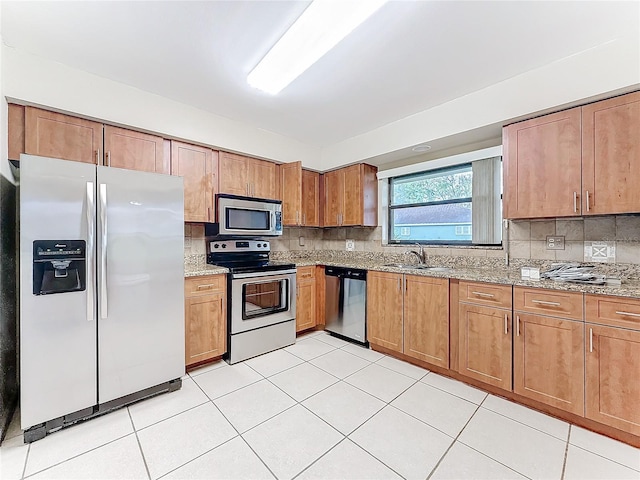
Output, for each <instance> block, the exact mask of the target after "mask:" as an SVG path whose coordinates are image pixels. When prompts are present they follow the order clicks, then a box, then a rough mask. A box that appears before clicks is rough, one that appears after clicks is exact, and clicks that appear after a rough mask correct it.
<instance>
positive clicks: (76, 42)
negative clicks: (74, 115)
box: [2, 0, 640, 147]
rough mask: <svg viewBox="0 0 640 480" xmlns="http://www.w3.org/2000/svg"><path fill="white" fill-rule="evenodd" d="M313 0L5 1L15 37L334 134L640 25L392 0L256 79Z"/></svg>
mask: <svg viewBox="0 0 640 480" xmlns="http://www.w3.org/2000/svg"><path fill="white" fill-rule="evenodd" d="M308 3H309V2H306V1H242V0H237V1H210V2H197V1H186V2H178V1H164V2H156V1H144V2H141V1H140V2H134V1H113V2H112V1H110V2H104V1H85V2H70V1H55V2H35V1H26V2H13V1H4V2H2V37H3V41H4V42H5V44H7V45H9V46H11V47H16V48H19V49H22V50H26V51H28V52H31V53H34V54H36V55H39V56H42V57H46V58H49V59H52V60H55V61H58V62H61V63H64V64H67V65H69V66H72V67H75V68H78V69H81V70H85V71H88V72H91V73H94V74H97V75H100V76H103V77H106V78H109V79H112V80H115V81H118V82H122V83H125V84H128V85H131V86H134V87H137V88H140V89H142V90H146V91H149V92H152V93H156V94H159V95H162V96H164V97H167V98H171V99H173V100H177V101H180V102H183V103H186V104H190V105H193V106H196V107H198V108H201V109H203V110H207V111H210V112H212V113H216V114H218V115H222V116H225V117H228V118H231V119H234V120H238V121H241V122H244V123H246V124H249V125H253V126H255V127H258V128H262V129H265V130H269V131H273V132H276V133H279V134H281V135H285V136H287V137H290V138H293V139H296V140H299V141H301V142H304V143H306V144H309V145H314V146H318V147H325V146H327V145H331V144H335V143H337V142H340V141H343V140H345V139H348V138H351V137H353V136H356V135H359V134H362V133H365V132H368V131H371V130H373V129H375V128H378V127H381V126H383V125H386V124H389V123H390V122H393V121H396V120H399V119H402V118H405V117H407V116H409V115H413V114H415V113H418V112H421V111H423V110H426V109H429V108H431V107H434V106H436V105H440V104H442V103H445V102H447V101H450V100H452V99H454V98H457V97H461V96H464V95H466V94H469V93H472V92H475V91H478V90H480V89H482V88H484V87H487V86H489V85H492V84H494V83H497V82H500V81H502V80H506V79H508V78H511V77H513V76H515V75H518V74H521V73H524V72H527V71H530V70H533V69H535V68H538V67H540V66H542V65H545V64H548V63H551V62H553V61H555V60H558V59H561V58H564V57H567V56H570V55H573V54H575V53H578V52H581V51H584V50H586V49H589V48H592V47H595V46H597V45H601V44H603V43H605V42H608V41H611V40H612V39H615V38H617V37H619V36H621V35H623V34H626V33H628V32H630V31H634V30H635V31H637V30H638V17H639V16H640V3H639V2H637V1H626V2H611V1H601V2H598V1H592V2H585V1H577V2H560V1H549V2H545V1H483V0H479V1H392V2H390V3H389V4H387V5H385V6H384V7H382V8H381V9H380V10H379V11H378V12H377V13H376V14H374V16H372V17H371V18H370V19H369V20H368V21H367V22H366V23H365V24H364V25H362V26H361V27H359V28H358V29H357V30H356V31H354V32H353V33H352V34H351V35H350V36H349V37H347V38H346V39H345V40H344V41H343V42H341V43H340V44H339V45H338V46H337V47H336V48H335V49H333V50H332V51H331V52H329V53H328V54H327V55H325V57H323V58H322V59H321V60H320V61H319V62H317V63H316V64H315V65H313V66H312V67H311V68H310V69H309V70H307V71H306V72H305V73H303V74H302V76H300V77H299V78H298V79H297V80H295V81H294V82H293V83H292V84H291V85H290V86H289V87H287V88H285V90H283V91H282V92H281V93H280V94H278V95H277V96H275V97H271V96H269V95H267V94H264V93H262V92H259V91H257V90H254V89H252V88H251V87H249V86H248V85H247V83H246V76H247V74H248V73H249V72H250V71H251V69H252V68H253V67H254V66H255V65H256V63H257V62H258V61H259V60H260V59H261V58H262V56H263V55H264V54H265V53H266V52H267V51H268V49H269V48H270V47H271V46H272V45H273V43H274V42H275V41H276V40H277V39H278V38H279V37H280V36H281V35H282V34H283V33H284V32H285V31H286V29H287V27H288V26H289V25H290V24H291V23H292V22H293V21H294V20H295V19H296V18H297V17H298V16H299V15H300V14H301V13H302V11H304V9H305V8H306V6H307V5H308ZM43 81H44V80H43ZM523 95H526V92H523ZM474 140H476V141H477V140H482V138H480V139H478V138H474Z"/></svg>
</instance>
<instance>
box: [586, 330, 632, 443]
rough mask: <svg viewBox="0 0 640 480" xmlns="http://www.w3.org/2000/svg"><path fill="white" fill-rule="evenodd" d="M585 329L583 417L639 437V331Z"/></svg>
mask: <svg viewBox="0 0 640 480" xmlns="http://www.w3.org/2000/svg"><path fill="white" fill-rule="evenodd" d="M586 327H587V332H586V335H585V347H586V375H585V378H586V385H585V389H586V391H585V393H586V395H585V397H586V412H585V416H586V417H587V418H589V419H591V420H595V421H596V422H600V423H604V424H606V425H611V426H612V427H614V428H618V429H620V430H624V431H625V432H629V433H632V434H634V435H640V408H638V406H639V405H640V376H638V372H640V331H637V330H627V329H623V328H613V327H605V326H601V325H592V324H589V323H587V324H586Z"/></svg>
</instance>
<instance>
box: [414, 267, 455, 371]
mask: <svg viewBox="0 0 640 480" xmlns="http://www.w3.org/2000/svg"><path fill="white" fill-rule="evenodd" d="M405 282H406V283H405V294H404V353H405V354H406V355H409V356H411V357H414V358H417V359H419V360H423V361H425V362H428V363H432V364H434V365H438V366H440V367H443V368H449V279H448V278H429V277H420V276H417V275H407V276H406V277H405Z"/></svg>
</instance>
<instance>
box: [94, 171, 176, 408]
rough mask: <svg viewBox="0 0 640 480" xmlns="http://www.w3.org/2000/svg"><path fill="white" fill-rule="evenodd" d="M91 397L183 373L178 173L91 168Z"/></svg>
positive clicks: (111, 395)
mask: <svg viewBox="0 0 640 480" xmlns="http://www.w3.org/2000/svg"><path fill="white" fill-rule="evenodd" d="M97 168H98V181H97V190H98V191H97V204H98V217H97V224H98V237H97V242H96V243H97V246H98V252H97V257H98V288H97V296H98V379H99V385H98V403H100V404H102V403H105V402H108V401H110V400H114V399H117V398H120V397H123V396H125V395H128V394H131V393H135V392H137V391H139V390H142V389H145V388H147V387H152V386H155V385H158V384H161V383H164V382H166V381H168V380H173V379H175V378H179V377H181V376H183V375H184V373H185V362H184V200H183V183H182V178H181V177H176V176H170V175H161V174H155V173H146V172H136V171H132V170H123V169H118V168H109V167H97Z"/></svg>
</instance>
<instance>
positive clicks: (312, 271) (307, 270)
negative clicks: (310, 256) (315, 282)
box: [297, 265, 316, 279]
mask: <svg viewBox="0 0 640 480" xmlns="http://www.w3.org/2000/svg"><path fill="white" fill-rule="evenodd" d="M297 276H298V278H299V279H302V278H315V276H316V267H315V265H310V266H308V267H298V273H297Z"/></svg>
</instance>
